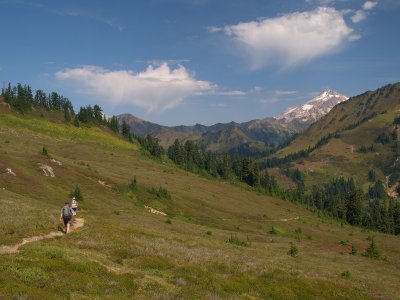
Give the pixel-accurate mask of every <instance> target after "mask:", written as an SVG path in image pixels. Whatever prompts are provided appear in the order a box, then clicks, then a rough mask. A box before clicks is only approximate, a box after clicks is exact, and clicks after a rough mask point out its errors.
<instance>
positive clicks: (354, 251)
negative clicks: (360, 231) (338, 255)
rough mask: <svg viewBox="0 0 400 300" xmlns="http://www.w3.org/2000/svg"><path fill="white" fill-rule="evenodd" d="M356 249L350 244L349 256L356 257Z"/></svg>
mask: <svg viewBox="0 0 400 300" xmlns="http://www.w3.org/2000/svg"><path fill="white" fill-rule="evenodd" d="M357 251H358V250H357V248H356V246H354V244H351V251H350V254H351V255H356V254H357Z"/></svg>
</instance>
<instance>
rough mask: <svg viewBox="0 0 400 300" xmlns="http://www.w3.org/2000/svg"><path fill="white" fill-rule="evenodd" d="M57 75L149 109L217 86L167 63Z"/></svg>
mask: <svg viewBox="0 0 400 300" xmlns="http://www.w3.org/2000/svg"><path fill="white" fill-rule="evenodd" d="M56 78H57V79H59V80H69V81H73V82H74V84H75V85H76V86H77V87H78V88H79V89H80V90H82V91H83V92H84V93H86V94H89V95H91V96H93V97H98V98H99V99H100V100H102V101H105V102H110V103H111V104H114V105H118V104H132V105H136V106H139V107H141V108H144V109H146V110H148V111H149V112H156V111H164V110H166V109H170V108H173V107H176V106H177V105H179V104H180V103H182V102H183V101H184V99H185V98H187V97H189V96H192V95H195V94H197V93H201V92H206V91H211V90H213V89H215V87H216V86H214V85H213V84H211V83H210V82H208V81H200V80H196V79H195V78H194V76H193V75H191V74H189V72H188V71H187V70H186V68H185V67H184V66H181V65H178V66H177V67H176V68H175V69H172V68H170V66H169V65H168V64H167V63H164V64H161V65H159V66H152V65H149V66H148V67H147V69H146V70H145V71H143V72H139V73H134V72H133V71H130V70H119V71H110V70H106V69H103V68H100V67H95V66H84V67H79V68H72V69H65V70H62V71H59V72H57V73H56Z"/></svg>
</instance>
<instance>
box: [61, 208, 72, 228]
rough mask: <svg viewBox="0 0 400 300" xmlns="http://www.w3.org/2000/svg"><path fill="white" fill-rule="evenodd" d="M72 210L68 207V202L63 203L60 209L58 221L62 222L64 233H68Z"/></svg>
mask: <svg viewBox="0 0 400 300" xmlns="http://www.w3.org/2000/svg"><path fill="white" fill-rule="evenodd" d="M72 212H73V210H72V208H71V207H70V205H69V203H68V202H65V203H64V206H63V208H61V214H60V220H61V219H62V220H63V221H64V233H68V232H69V228H70V226H71V223H72Z"/></svg>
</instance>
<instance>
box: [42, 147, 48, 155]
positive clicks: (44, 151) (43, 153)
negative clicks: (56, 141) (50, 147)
mask: <svg viewBox="0 0 400 300" xmlns="http://www.w3.org/2000/svg"><path fill="white" fill-rule="evenodd" d="M42 155H44V156H49V152H48V151H47V148H46V147H45V146H43V148H42Z"/></svg>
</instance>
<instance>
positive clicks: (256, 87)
mask: <svg viewBox="0 0 400 300" xmlns="http://www.w3.org/2000/svg"><path fill="white" fill-rule="evenodd" d="M262 90H263V88H262V87H261V86H257V85H256V86H255V87H253V88H252V89H251V90H250V93H252V94H259V93H261V91H262Z"/></svg>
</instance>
